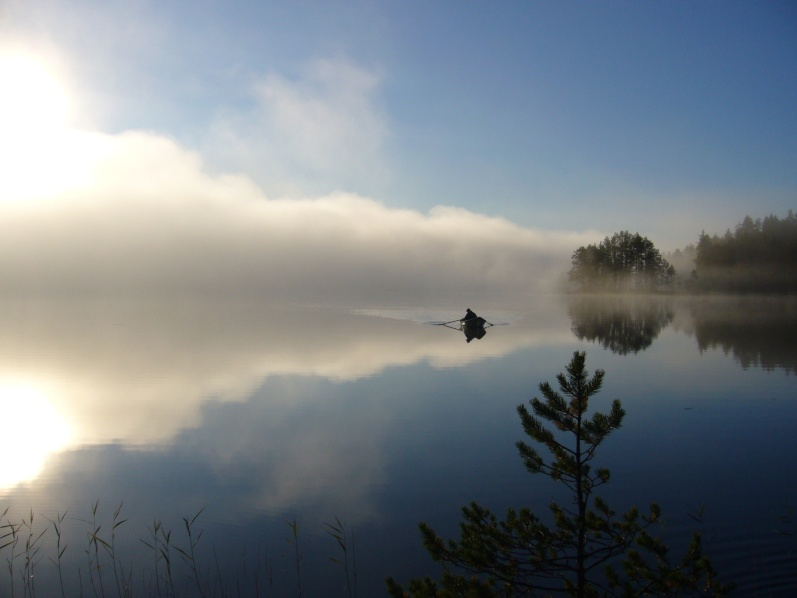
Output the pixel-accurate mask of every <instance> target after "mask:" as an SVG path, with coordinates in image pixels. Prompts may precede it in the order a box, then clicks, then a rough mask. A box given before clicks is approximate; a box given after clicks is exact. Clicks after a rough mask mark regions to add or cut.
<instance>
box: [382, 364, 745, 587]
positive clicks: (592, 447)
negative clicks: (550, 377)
mask: <svg viewBox="0 0 797 598" xmlns="http://www.w3.org/2000/svg"><path fill="white" fill-rule="evenodd" d="M585 362H586V354H585V353H583V352H575V353H574V354H573V358H572V360H571V361H570V363H569V365H568V366H567V368H566V373H560V374H559V375H558V376H557V381H558V383H559V390H558V391H557V390H554V388H553V387H552V386H551V385H550V384H548V383H547V382H543V383H542V384H540V386H539V389H540V392H541V393H542V396H543V397H544V400H540V399H538V398H536V397H535V398H534V399H532V400H531V402H530V406H531V411H529V409H528V408H527V407H526V406H525V405H519V406H518V408H517V410H518V414H519V416H520V420H521V423H522V425H523V430H524V432H525V433H526V434H527V435H528V436H529V437H530V438H531V439H532V440H534V441H535V442H536V443H538V444H540V445H543V446H544V447H545V448H546V449H547V452H548V453H549V457H550V458H549V460H546V459H545V458H543V456H542V455H541V454H540V453H539V452H538V451H537V450H536V449H535V448H534V447H532V446H531V445H529V444H527V443H525V442H523V441H519V442H517V443H516V446H517V448H518V451H519V453H520V456H521V458H522V459H523V462H524V464H525V466H526V470H527V471H529V472H530V473H532V474H542V475H544V476H547V477H548V478H550V479H551V480H553V481H555V482H557V483H559V484H562V485H564V486H565V487H566V488H567V489H568V491H569V493H570V494H571V495H572V503H571V504H570V505H567V504H559V503H556V502H552V503H551V504H550V505H549V509H550V512H551V520H552V522H553V525H549V524H547V523H545V522H543V521H542V520H541V519H540V518H539V517H537V516H536V515H534V513H533V512H532V511H531V510H530V509H528V508H522V509H519V510H516V509H510V510H509V511H508V512H507V515H506V518H505V519H504V520H499V519H498V518H497V517H496V516H495V515H494V514H493V513H492V512H491V511H490V510H489V509H487V508H484V507H481V506H480V505H478V504H476V503H475V502H473V503H471V504H470V505H469V506H466V507H463V508H462V515H463V521H462V522H461V523H460V539H459V540H458V541H457V540H448V541H446V540H443V539H442V538H441V537H439V536H438V535H437V534H436V533H435V531H434V530H433V529H432V528H431V527H430V526H429V525H428V524H426V523H421V524H420V529H421V534H422V537H423V543H424V546H425V547H426V550H427V551H428V552H429V553H430V555H431V556H432V558H433V559H434V560H435V561H438V562H441V563H443V564H444V565H445V567H446V569H445V572H444V573H443V576H442V578H441V580H440V582H439V584H438V582H435V581H434V580H432V579H431V578H428V577H426V578H423V579H414V580H411V581H410V582H409V584H408V588H407V590H405V589H404V588H403V587H401V586H400V585H399V584H398V583H397V582H396V581H395V580H393V579H392V578H389V579H388V580H387V584H388V589H389V590H390V593H391V595H392V596H394V597H396V598H399V597H407V596H412V597H415V598H453V597H455V596H460V597H493V596H550V595H555V594H563V595H569V596H577V597H584V596H601V595H624V596H642V595H649V596H679V595H681V596H690V595H696V596H698V595H699V596H703V595H706V596H720V595H723V594H724V593H725V592H726V591H728V590H729V589H730V588H729V586H723V585H721V584H720V583H719V582H718V581H717V580H716V577H715V575H714V571H713V569H712V567H711V563H710V562H709V560H708V558H707V557H705V556H704V555H703V552H702V546H701V542H700V535H699V534H697V533H695V534H694V535H693V537H692V542H691V544H690V545H689V547H688V549H687V551H686V553H685V554H684V556H683V557H682V558H681V559H680V560H679V561H677V562H675V563H673V562H671V560H670V559H669V556H668V548H667V546H666V545H665V544H664V542H662V540H661V539H659V538H657V537H655V536H653V535H651V533H650V532H649V530H650V528H651V527H652V526H653V525H654V524H659V523H661V511H660V509H659V507H658V506H657V505H656V504H655V503H654V504H651V506H650V510H649V512H648V513H647V514H644V515H640V513H639V511H638V509H637V508H636V507H632V508H631V509H629V510H628V511H626V512H625V513H623V514H622V515H621V516H619V517H618V516H617V514H616V513H615V511H613V510H612V509H611V508H610V507H609V505H608V504H607V503H606V501H604V500H603V499H601V498H600V497H598V496H597V495H596V494H595V491H596V489H598V488H599V487H601V486H603V485H604V484H606V483H608V482H609V479H610V474H609V470H608V469H606V468H603V467H599V468H593V465H592V461H593V459H594V458H595V455H596V450H597V448H598V447H599V446H600V445H601V444H602V443H603V441H604V440H605V439H606V438H607V437H608V436H609V434H611V433H612V432H613V431H614V430H617V429H618V428H620V427H621V425H622V422H623V418H624V416H625V411H624V410H623V408H622V405H621V404H620V401H617V400H615V401H614V402H613V403H612V406H611V410H610V412H609V413H608V414H603V413H595V414H594V415H592V417H591V418H588V417H587V416H586V412H587V410H588V406H589V399H590V398H591V397H592V396H594V395H595V394H597V393H598V392H599V391H600V389H601V386H602V385H603V378H604V372H603V371H602V370H597V371H596V372H595V374H594V375H593V376H592V377H591V378H590V376H589V373H588V372H587V370H586V369H585ZM544 422H547V423H549V424H552V426H553V429H551V428H549V427H546V426H545V424H544ZM449 567H453V570H451V569H449ZM455 571H459V572H461V573H456V572H455Z"/></svg>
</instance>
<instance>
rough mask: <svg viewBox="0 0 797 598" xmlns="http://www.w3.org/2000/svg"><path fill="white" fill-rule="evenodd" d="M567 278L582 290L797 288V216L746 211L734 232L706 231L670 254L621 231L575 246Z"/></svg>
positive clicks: (784, 290) (787, 290) (763, 290)
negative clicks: (758, 214)
mask: <svg viewBox="0 0 797 598" xmlns="http://www.w3.org/2000/svg"><path fill="white" fill-rule="evenodd" d="M568 279H569V281H570V282H571V283H572V284H573V285H574V288H575V289H576V290H577V291H578V292H629V291H630V292H663V291H672V290H675V289H679V290H685V291H689V292H761V293H792V292H796V291H797V215H795V214H794V212H793V211H792V210H789V211H788V213H787V215H786V216H785V217H784V218H778V217H777V216H775V215H769V216H767V217H766V218H764V219H761V218H757V219H755V220H754V219H753V218H751V217H750V216H746V217H745V218H744V219H743V220H742V221H741V222H740V223H739V224H737V225H736V227H735V229H734V231H733V232H732V231H731V230H730V229H729V230H727V231H726V232H725V234H724V235H723V236H722V237H720V236H719V235H717V234H714V235H709V234H707V233H706V232H705V230H704V231H703V232H701V233H700V237H699V239H698V242H697V244H696V245H695V244H691V243H690V244H689V245H687V246H686V247H685V248H683V249H677V250H675V251H674V252H672V253H670V254H668V255H667V257H666V258H665V257H664V256H662V254H661V252H660V251H659V250H658V249H656V247H655V245H654V244H653V243H652V242H651V241H650V240H649V239H647V238H646V237H642V236H641V235H640V234H639V233H633V234H632V233H630V232H628V231H621V232H619V233H615V234H614V235H613V236H612V237H611V238H609V237H606V238H605V239H604V240H603V241H601V242H600V243H599V244H597V245H587V246H586V247H584V246H582V247H579V248H578V249H576V250H575V252H574V253H573V256H572V258H571V268H570V270H569V272H568Z"/></svg>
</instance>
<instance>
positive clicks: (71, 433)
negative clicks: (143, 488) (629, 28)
mask: <svg viewBox="0 0 797 598" xmlns="http://www.w3.org/2000/svg"><path fill="white" fill-rule="evenodd" d="M417 315H418V314H417V312H412V311H406V310H405V311H393V312H390V313H381V312H379V311H371V312H369V313H367V314H366V313H364V312H356V313H355V312H347V311H343V310H338V309H329V308H320V307H314V308H302V307H295V306H294V307H285V306H282V307H275V306H268V305H263V304H262V303H260V302H254V301H253V302H240V301H235V302H232V301H229V302H228V301H223V300H219V301H211V300H204V301H203V300H197V299H192V300H185V299H183V298H175V299H174V300H172V301H163V300H157V301H155V300H119V299H92V300H73V301H57V302H56V301H48V300H30V299H26V300H19V301H13V300H5V301H4V303H3V309H2V312H0V405H1V406H2V407H3V413H4V414H6V415H8V414H14V413H17V412H18V411H19V409H23V410H24V411H25V413H24V414H20V417H19V418H18V421H24V420H25V417H24V416H25V415H26V414H32V413H35V414H36V415H37V419H36V425H34V426H30V427H28V428H26V429H27V432H26V434H27V437H26V438H27V440H29V441H33V440H35V439H36V438H38V435H39V434H38V433H39V432H41V434H40V435H41V439H40V440H35V442H32V445H34V444H35V446H31V447H30V448H31V452H29V454H31V455H34V454H36V455H40V458H39V459H38V460H36V461H35V462H33V461H31V463H30V464H29V465H28V466H26V467H24V468H23V469H24V471H23V470H22V469H19V466H20V462H19V461H16V462H15V463H14V464H13V471H12V464H11V463H9V464H7V465H6V466H4V467H5V469H4V470H3V471H2V472H0V484H2V485H1V486H0V487H8V486H10V485H13V484H14V483H16V482H20V481H23V480H26V479H31V478H32V477H35V476H36V473H37V471H38V470H39V469H40V467H41V461H42V460H43V459H44V458H45V457H46V455H48V454H51V453H53V452H55V451H59V450H65V449H69V448H78V447H82V446H88V445H100V446H103V445H109V444H121V445H124V446H129V447H141V448H145V447H152V446H159V445H160V446H162V445H165V444H168V443H170V442H171V441H172V440H173V439H174V438H175V436H176V435H177V434H178V433H180V432H181V431H182V430H185V429H191V428H196V427H197V426H199V425H200V424H201V422H202V407H203V405H205V404H206V403H208V402H217V403H222V404H224V403H230V402H241V401H245V400H247V399H248V398H249V397H250V396H251V395H252V394H253V393H254V392H255V390H256V389H258V388H259V387H260V386H261V385H262V384H263V382H264V381H265V380H266V379H267V378H269V377H270V376H273V375H275V374H279V375H286V374H295V375H301V376H309V377H319V378H323V379H328V380H331V381H335V382H341V381H351V380H357V379H360V378H364V377H370V376H375V375H377V374H379V373H380V372H382V371H384V370H385V369H386V368H388V367H391V366H406V365H410V364H414V363H419V362H424V361H425V362H428V363H429V364H431V365H432V366H434V367H452V366H455V365H462V364H468V363H474V362H477V361H479V360H483V359H486V358H495V357H498V356H501V355H506V354H508V353H511V352H513V351H515V350H517V349H518V348H520V347H526V346H530V345H533V344H535V343H536V344H539V343H542V342H546V343H547V342H550V341H551V333H550V329H546V328H535V329H532V328H531V327H525V326H522V325H518V326H511V327H502V329H501V330H502V333H501V334H500V335H495V337H494V338H493V339H492V341H493V342H491V343H489V344H484V343H481V344H480V346H479V347H474V346H464V343H459V342H456V338H455V337H454V336H453V335H443V334H439V329H435V328H434V327H430V326H426V325H424V322H423V320H422V319H419V318H418V317H417ZM550 320H551V328H554V327H556V324H557V322H558V319H557V318H556V317H551V318H550ZM556 329H557V332H556V334H557V335H559V338H560V342H567V335H566V334H563V333H562V332H561V327H559V328H556ZM25 397H27V398H25ZM31 397H33V398H31ZM34 398H35V399H36V402H35V404H36V405H39V406H38V407H36V409H35V411H32V410H31V409H32V405H33V404H34V403H33V402H32V401H33V400H34ZM307 400H310V399H308V398H307V397H306V396H304V395H302V396H298V395H291V394H283V395H277V396H273V397H270V398H269V402H270V403H271V404H272V406H273V408H275V409H279V408H280V406H283V407H287V406H290V407H291V408H292V409H295V408H297V407H298V405H297V403H300V402H302V401H307ZM48 414H50V415H48ZM34 432H35V433H34ZM4 438H6V441H7V442H12V441H11V440H9V438H10V436H9V435H6V436H5V437H4ZM33 449H35V450H33ZM9 450H10V447H9ZM6 454H8V451H6Z"/></svg>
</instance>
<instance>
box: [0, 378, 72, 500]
mask: <svg viewBox="0 0 797 598" xmlns="http://www.w3.org/2000/svg"><path fill="white" fill-rule="evenodd" d="M0 413H2V414H3V422H4V424H3V430H2V433H0V454H3V455H5V456H4V458H3V459H2V461H0V489H2V488H10V487H12V486H14V485H16V484H19V483H21V482H27V481H31V480H34V479H36V477H38V475H39V474H40V473H41V470H42V469H43V467H44V464H45V462H46V461H47V457H48V456H49V455H50V454H52V453H55V452H57V451H59V450H61V449H63V448H64V447H65V446H66V445H67V444H68V443H69V440H70V437H71V431H70V428H69V426H68V424H67V423H66V421H65V420H64V419H63V417H61V415H60V414H59V413H58V412H57V411H56V409H55V408H54V407H53V405H52V404H51V403H50V402H49V401H48V400H47V399H46V398H45V395H44V393H42V392H41V391H39V390H37V389H35V388H33V387H31V386H28V385H24V384H15V383H11V384H1V385H0Z"/></svg>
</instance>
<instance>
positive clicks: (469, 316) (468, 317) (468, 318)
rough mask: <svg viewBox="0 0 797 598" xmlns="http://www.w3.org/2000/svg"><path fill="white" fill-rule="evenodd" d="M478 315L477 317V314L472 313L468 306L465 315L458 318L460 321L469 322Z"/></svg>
mask: <svg viewBox="0 0 797 598" xmlns="http://www.w3.org/2000/svg"><path fill="white" fill-rule="evenodd" d="M478 317H479V316H477V315H476V314H475V313H473V312H472V311H471V310H470V307H469V308H468V311H467V313H466V314H465V317H464V318H462V319H461V320H460V322H470V321H471V320H475V319H476V318H478Z"/></svg>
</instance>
